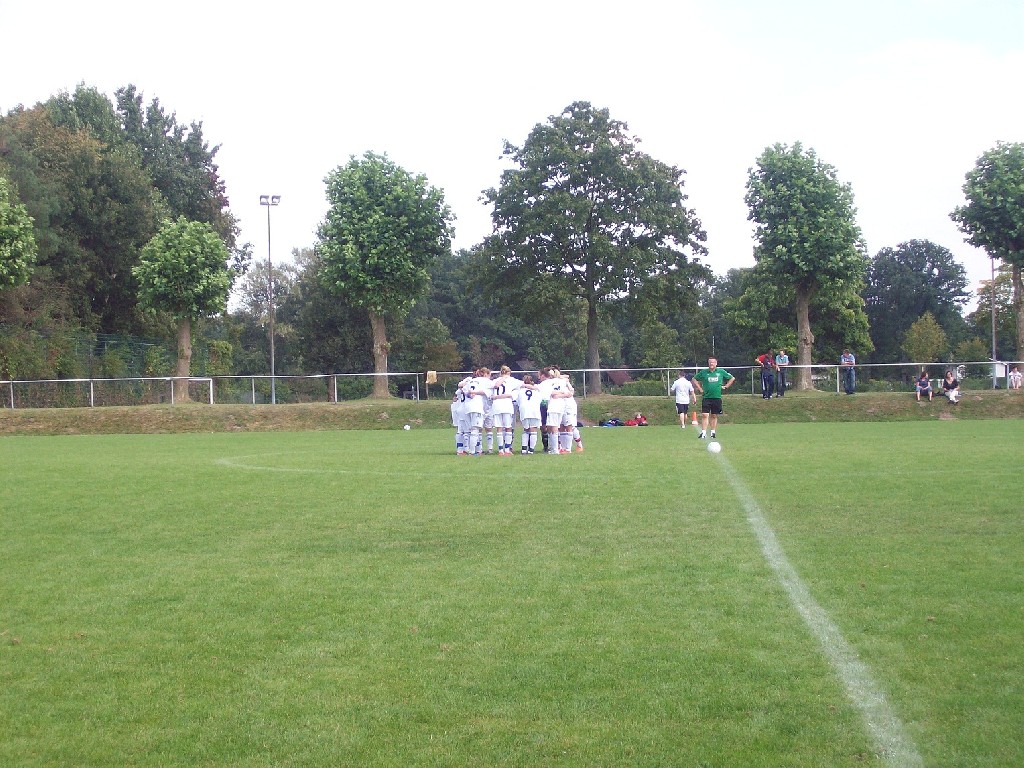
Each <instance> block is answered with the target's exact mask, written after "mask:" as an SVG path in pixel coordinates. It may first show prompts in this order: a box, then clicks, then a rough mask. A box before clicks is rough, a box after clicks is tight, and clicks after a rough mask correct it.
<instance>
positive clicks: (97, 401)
mask: <svg viewBox="0 0 1024 768" xmlns="http://www.w3.org/2000/svg"><path fill="white" fill-rule="evenodd" d="M1017 365H1024V363H1017V362H1002V361H1000V362H997V363H992V362H991V361H981V362H964V363H898V364H888V365H858V366H856V368H855V370H856V377H857V385H856V389H857V391H858V392H909V393H913V392H914V383H915V380H916V378H917V376H918V374H919V373H920V372H921V370H922V369H924V370H927V371H928V372H929V374H930V375H931V376H932V378H933V380H934V382H933V383H934V384H935V385H936V386H938V383H939V381H940V380H941V378H942V376H943V374H944V372H945V371H946V370H947V369H952V370H954V371H956V373H957V377H958V378H959V379H961V380H962V382H963V385H962V386H963V387H964V388H965V389H1001V388H1005V387H1007V383H1008V381H1009V374H1010V371H1011V370H1012V368H1013V367H1014V366H1017ZM800 367H801V366H796V365H791V366H789V370H788V377H787V378H788V381H789V387H788V388H789V389H792V388H793V381H794V378H795V375H796V372H797V370H798V369H800ZM808 367H809V368H810V369H811V379H812V384H813V387H814V388H815V389H817V390H820V391H823V392H841V391H843V370H842V369H841V368H840V366H838V365H813V366H808ZM594 370H595V369H574V370H566V371H564V373H567V374H569V375H570V376H571V378H572V380H573V384H574V386H575V387H576V391H577V394H578V395H581V396H583V397H587V396H588V394H590V393H588V382H587V374H588V373H592V372H593V371H594ZM680 370H684V371H686V373H687V375H690V374H692V373H695V372H696V371H697V370H699V368H697V367H692V366H688V367H684V368H679V367H674V368H602V369H599V371H598V372H599V373H600V377H601V390H602V392H603V393H606V394H616V395H638V396H644V395H649V396H663V395H666V394H667V393H668V389H669V387H670V386H671V384H672V381H674V380H675V378H676V377H677V376H678V374H679V371H680ZM726 370H728V371H729V372H730V373H731V374H732V375H733V376H735V377H736V378H737V380H738V381H737V384H736V385H735V386H734V388H733V392H740V391H746V390H747V389H749V392H750V394H752V395H762V394H763V393H762V390H761V369H760V368H759V367H758V366H732V367H726ZM469 373H470V372H468V371H437V372H432V375H431V376H430V377H429V379H430V383H428V376H427V374H425V373H388V374H387V379H388V389H389V391H390V392H391V394H393V395H396V396H398V397H404V398H408V399H411V400H420V399H448V398H451V397H452V396H453V395H454V393H455V388H456V387H457V386H458V382H459V381H460V380H461V379H462V378H464V377H465V376H467V375H469ZM514 373H515V374H517V375H520V376H521V375H523V374H524V373H528V371H515V372H514ZM374 379H375V374H372V373H332V374H315V375H309V376H274V377H271V376H269V375H260V376H203V377H190V378H189V379H188V382H189V385H188V391H189V400H190V401H192V402H198V403H209V404H211V405H213V404H215V403H217V404H247V405H260V404H269V403H270V402H271V391H272V387H271V383H272V382H273V385H274V386H273V389H274V390H276V391H275V394H274V399H275V400H276V402H277V403H278V404H288V403H316V402H329V403H336V402H342V401H345V400H355V399H360V398H364V397H367V396H369V395H370V394H371V392H372V390H373V382H374ZM174 381H175V378H174V377H169V376H165V377H152V378H109V379H104V378H90V379H48V380H29V381H17V380H14V381H0V407H2V408H81V407H88V408H96V407H103V406H119V405H120V406H124V405H155V404H169V405H173V404H174V403H175V395H174V386H173V385H174Z"/></svg>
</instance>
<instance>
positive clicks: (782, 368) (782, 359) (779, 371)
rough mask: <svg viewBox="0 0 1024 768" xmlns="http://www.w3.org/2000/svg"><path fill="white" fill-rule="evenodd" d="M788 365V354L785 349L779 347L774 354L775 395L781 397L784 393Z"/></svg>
mask: <svg viewBox="0 0 1024 768" xmlns="http://www.w3.org/2000/svg"><path fill="white" fill-rule="evenodd" d="M788 367H789V355H787V354H786V350H784V349H780V350H779V354H777V355H776V356H775V396H776V397H782V396H783V395H785V394H786V368H788Z"/></svg>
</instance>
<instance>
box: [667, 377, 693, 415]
mask: <svg viewBox="0 0 1024 768" xmlns="http://www.w3.org/2000/svg"><path fill="white" fill-rule="evenodd" d="M668 391H669V393H670V394H674V395H675V396H676V413H678V414H679V426H680V427H682V428H683V429H686V414H687V412H688V411H689V410H690V405H691V404H692V403H694V402H695V401H696V397H697V395H696V393H695V391H694V389H693V384H691V383H690V380H689V379H688V378H686V373H685V371H679V378H678V379H676V380H675V381H673V382H672V386H671V387H670V388H669V390H668ZM694 423H696V422H694Z"/></svg>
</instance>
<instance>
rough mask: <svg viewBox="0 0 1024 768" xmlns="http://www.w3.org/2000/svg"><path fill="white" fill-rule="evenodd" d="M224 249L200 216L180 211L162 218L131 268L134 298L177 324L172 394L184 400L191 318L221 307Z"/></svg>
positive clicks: (226, 279) (226, 285)
mask: <svg viewBox="0 0 1024 768" xmlns="http://www.w3.org/2000/svg"><path fill="white" fill-rule="evenodd" d="M228 258H229V254H228V249H227V247H226V246H225V245H224V241H223V240H221V238H220V236H219V235H218V234H217V233H216V232H214V231H213V228H212V227H211V226H210V225H209V224H207V223H204V222H198V221H189V220H188V219H186V218H185V217H184V216H181V217H179V218H178V219H177V220H176V221H170V220H168V221H166V222H164V225H163V226H162V227H161V228H160V230H159V231H158V232H157V233H156V235H154V236H153V239H152V240H150V241H149V242H148V243H147V244H146V246H145V247H144V248H143V249H142V256H141V258H140V260H139V264H138V266H136V267H134V268H133V269H132V272H133V273H134V275H135V278H136V279H137V280H138V282H139V301H140V303H141V304H142V305H143V306H144V307H146V308H148V309H150V310H152V311H155V312H166V313H168V314H169V315H170V316H171V317H172V318H173V319H174V320H175V321H176V322H177V325H178V365H177V371H176V374H175V375H176V376H177V377H178V378H177V379H176V380H175V382H174V394H175V399H176V400H178V401H186V400H188V399H189V395H188V380H187V377H188V376H189V374H190V368H191V362H192V323H193V322H194V321H196V320H198V319H199V318H201V317H204V316H206V315H210V314H214V313H216V312H223V311H224V309H225V307H226V305H227V297H228V291H229V290H230V288H231V277H230V274H229V268H228Z"/></svg>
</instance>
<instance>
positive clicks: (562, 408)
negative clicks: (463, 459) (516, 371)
mask: <svg viewBox="0 0 1024 768" xmlns="http://www.w3.org/2000/svg"><path fill="white" fill-rule="evenodd" d="M517 412H518V414H519V423H520V424H521V427H522V432H521V438H520V453H522V454H523V455H527V454H532V453H536V452H537V450H536V449H537V440H538V437H539V438H540V440H541V443H542V445H543V450H544V451H545V452H546V453H549V454H561V453H572V446H573V443H575V444H576V450H577V451H578V452H580V453H582V452H583V440H582V438H581V437H580V431H579V429H578V427H577V424H576V419H577V404H576V397H575V392H574V390H573V387H572V383H571V382H570V381H569V377H568V376H565V375H563V374H562V372H561V371H559V370H558V369H557V368H554V367H547V368H542V369H541V370H540V371H538V372H537V378H536V379H534V377H533V376H532V375H531V374H526V375H525V376H523V378H522V379H517V378H516V377H515V376H513V375H512V371H511V369H510V368H509V367H508V366H507V365H505V366H502V367H501V371H500V373H499V374H498V376H497V377H496V378H492V377H491V371H490V370H489V369H487V368H478V369H477V370H476V371H475V373H474V375H472V376H467V377H466V378H465V379H463V380H462V381H460V382H459V389H458V391H457V392H456V393H455V397H454V399H453V400H452V424H453V425H454V426H455V452H456V453H457V454H458V455H459V456H479V455H480V454H482V453H483V451H484V445H483V444H484V441H485V440H486V443H487V453H493V452H494V448H495V445H497V449H498V455H499V456H511V455H512V453H513V451H512V445H513V440H514V438H515V420H516V413H517ZM485 435H486V438H485V437H484V436H485Z"/></svg>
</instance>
